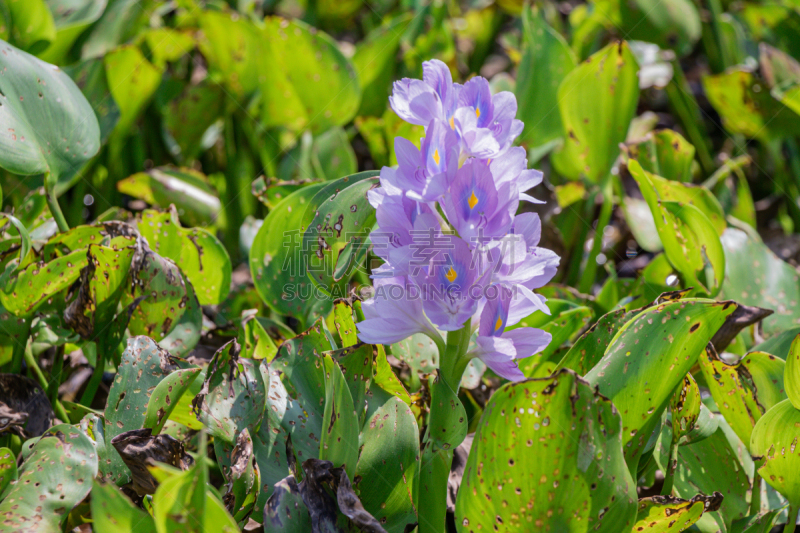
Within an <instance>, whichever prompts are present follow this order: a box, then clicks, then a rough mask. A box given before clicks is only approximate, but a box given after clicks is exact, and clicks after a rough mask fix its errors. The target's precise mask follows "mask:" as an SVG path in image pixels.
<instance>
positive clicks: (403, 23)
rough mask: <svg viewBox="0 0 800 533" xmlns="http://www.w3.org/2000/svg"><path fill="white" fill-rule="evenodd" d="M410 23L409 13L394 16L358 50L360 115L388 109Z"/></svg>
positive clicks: (360, 45)
mask: <svg viewBox="0 0 800 533" xmlns="http://www.w3.org/2000/svg"><path fill="white" fill-rule="evenodd" d="M411 20H412V17H411V16H410V14H408V13H406V14H403V15H400V16H398V17H395V18H393V19H392V20H390V21H389V22H388V23H387V24H385V25H382V26H380V27H378V28H375V29H374V30H372V31H371V32H370V33H369V34H367V36H366V37H365V38H364V40H363V41H362V42H361V43H360V44H359V45H358V46H357V47H356V53H355V55H353V67H354V68H355V70H356V72H357V73H358V82H359V84H360V85H361V91H362V96H361V106H360V107H359V109H358V116H364V115H375V116H380V115H382V114H383V112H384V110H386V106H387V103H388V101H389V94H390V90H391V85H392V81H393V80H394V78H395V71H396V69H397V63H398V62H397V59H396V56H397V51H398V48H399V47H400V41H401V39H402V37H403V33H404V32H405V30H406V29H407V28H408V26H409V25H410V23H411ZM350 174H352V172H350Z"/></svg>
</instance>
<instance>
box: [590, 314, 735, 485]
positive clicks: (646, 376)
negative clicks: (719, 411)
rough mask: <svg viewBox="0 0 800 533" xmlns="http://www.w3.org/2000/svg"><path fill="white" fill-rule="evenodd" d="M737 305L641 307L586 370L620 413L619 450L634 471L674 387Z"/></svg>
mask: <svg viewBox="0 0 800 533" xmlns="http://www.w3.org/2000/svg"><path fill="white" fill-rule="evenodd" d="M735 309H736V304H734V303H733V302H719V303H717V302H712V301H709V300H694V299H689V300H678V301H674V302H668V303H663V304H660V305H658V306H656V307H652V308H650V309H647V310H645V311H642V312H641V313H639V314H638V315H637V316H636V317H635V318H633V319H632V320H630V321H629V322H628V323H627V324H625V326H623V327H622V328H621V329H620V330H619V331H618V332H617V334H616V336H615V337H614V339H613V340H612V341H611V344H610V345H609V347H608V349H607V350H606V353H605V355H604V356H603V358H602V359H601V360H600V362H599V363H598V364H597V365H596V366H595V367H594V368H593V369H592V370H590V371H589V373H588V374H586V379H587V381H588V382H589V383H590V384H591V385H592V386H597V387H599V390H600V393H601V394H603V395H604V396H606V397H608V398H609V399H611V401H613V402H614V405H615V406H616V407H617V409H619V411H620V413H621V414H622V421H623V433H622V441H623V444H624V446H623V449H624V452H625V458H626V460H627V461H628V464H629V466H630V467H631V469H632V470H634V469H635V468H636V465H637V463H638V461H639V457H640V456H641V454H642V452H643V451H644V447H645V445H646V444H647V440H648V439H649V438H650V434H651V433H652V431H653V430H654V429H655V427H656V424H657V423H658V421H659V420H660V417H661V413H662V411H663V410H664V408H665V407H666V406H667V404H668V402H669V400H670V398H671V397H672V394H673V391H674V390H675V388H676V387H677V386H678V384H679V383H681V382H682V380H683V378H684V376H685V375H686V374H687V372H688V371H689V370H690V369H691V368H692V366H694V364H695V362H696V361H697V357H698V356H700V355H701V353H702V351H703V349H704V348H705V347H706V345H707V344H708V342H709V341H710V340H711V338H712V337H713V336H714V333H716V332H717V330H718V329H719V328H720V326H722V324H723V323H724V321H725V317H727V316H728V315H729V314H731V313H732V312H733V311H734V310H735ZM642 339H644V341H643V340H642ZM645 398H646V400H644V399H645ZM634 471H635V470H634Z"/></svg>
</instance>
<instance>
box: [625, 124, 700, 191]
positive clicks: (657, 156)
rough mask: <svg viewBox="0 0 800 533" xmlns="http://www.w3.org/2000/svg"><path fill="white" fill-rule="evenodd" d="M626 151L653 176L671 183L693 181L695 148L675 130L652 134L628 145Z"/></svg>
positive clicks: (659, 131)
mask: <svg viewBox="0 0 800 533" xmlns="http://www.w3.org/2000/svg"><path fill="white" fill-rule="evenodd" d="M626 149H627V155H628V157H630V158H632V159H636V160H637V161H638V162H639V164H640V165H642V168H643V169H645V170H646V171H647V172H650V173H651V174H655V175H657V176H663V177H664V178H666V179H667V180H671V181H678V182H690V181H692V174H691V170H692V162H693V161H694V152H695V150H694V146H692V145H691V144H689V142H688V141H687V140H686V139H684V138H683V136H682V135H681V134H680V133H678V132H676V131H674V130H666V129H665V130H658V131H653V132H650V133H648V134H647V135H646V136H645V137H644V139H642V140H640V141H638V142H635V143H628V145H627V147H626Z"/></svg>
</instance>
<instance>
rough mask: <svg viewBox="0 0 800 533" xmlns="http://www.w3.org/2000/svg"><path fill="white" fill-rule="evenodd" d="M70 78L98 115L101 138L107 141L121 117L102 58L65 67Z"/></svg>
mask: <svg viewBox="0 0 800 533" xmlns="http://www.w3.org/2000/svg"><path fill="white" fill-rule="evenodd" d="M64 72H66V73H67V74H68V75H69V77H70V78H72V80H73V81H74V82H75V84H76V85H77V86H78V87H79V88H80V90H81V92H82V93H83V95H84V96H85V97H86V99H87V100H88V101H89V104H90V105H91V106H92V109H93V110H94V114H95V116H97V122H98V125H99V127H100V140H101V141H102V142H103V143H105V142H106V141H107V140H108V136H109V135H111V132H112V131H113V130H114V126H116V125H117V122H118V121H119V117H120V111H119V106H117V103H116V102H115V101H114V98H113V97H112V96H111V89H109V87H108V80H107V79H106V67H105V64H104V63H103V60H102V59H87V60H86V61H81V62H79V63H75V64H74V65H70V66H67V67H64Z"/></svg>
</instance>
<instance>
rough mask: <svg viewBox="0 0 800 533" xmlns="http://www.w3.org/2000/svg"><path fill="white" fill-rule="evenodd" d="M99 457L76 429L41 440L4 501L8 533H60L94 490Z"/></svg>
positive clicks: (54, 431) (56, 430)
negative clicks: (73, 511)
mask: <svg viewBox="0 0 800 533" xmlns="http://www.w3.org/2000/svg"><path fill="white" fill-rule="evenodd" d="M95 475H97V455H96V453H95V448H94V444H93V443H92V441H91V439H89V437H87V436H86V435H84V434H83V432H81V430H80V429H78V428H77V427H75V426H69V425H66V424H62V425H58V426H54V427H52V428H50V429H49V430H48V431H47V432H46V433H45V434H44V435H42V437H41V438H39V439H38V440H36V441H35V443H34V444H33V446H32V448H31V449H30V450H29V452H27V455H26V457H25V461H24V462H23V463H22V466H20V468H19V480H18V481H17V483H16V484H14V485H12V486H10V487H8V488H7V489H6V491H5V493H4V495H3V496H4V498H3V501H2V502H0V514H2V516H3V524H2V528H3V530H5V531H26V530H28V531H30V530H34V529H40V530H42V531H60V530H61V524H62V523H63V521H64V520H65V519H66V516H67V514H69V512H70V511H71V510H72V508H73V507H75V506H76V505H78V504H79V503H80V502H81V501H82V500H83V499H84V498H85V497H86V496H87V495H88V494H89V491H91V490H92V479H94V477H95Z"/></svg>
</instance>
